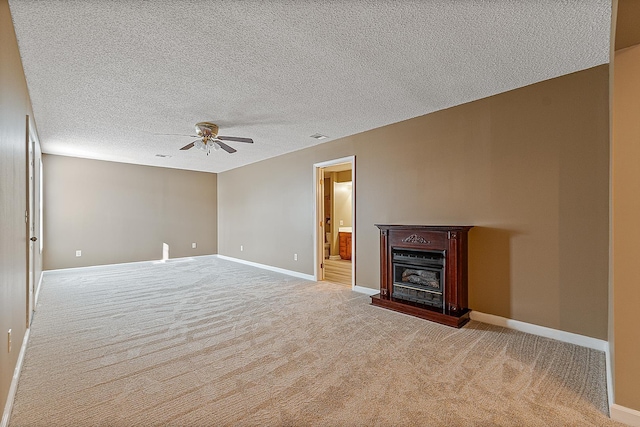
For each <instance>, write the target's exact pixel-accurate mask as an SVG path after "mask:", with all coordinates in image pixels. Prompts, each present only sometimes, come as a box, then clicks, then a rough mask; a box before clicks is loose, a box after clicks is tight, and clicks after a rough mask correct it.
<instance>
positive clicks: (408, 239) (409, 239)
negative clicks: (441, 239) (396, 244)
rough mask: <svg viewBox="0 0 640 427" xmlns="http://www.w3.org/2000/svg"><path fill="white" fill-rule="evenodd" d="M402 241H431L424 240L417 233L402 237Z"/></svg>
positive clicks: (426, 242)
mask: <svg viewBox="0 0 640 427" xmlns="http://www.w3.org/2000/svg"><path fill="white" fill-rule="evenodd" d="M402 241H403V242H404V243H424V244H425V245H428V244H429V243H431V242H430V241H428V240H426V239H425V238H424V237H422V236H418V235H417V234H412V235H411V236H409V237H406V238H404V239H402Z"/></svg>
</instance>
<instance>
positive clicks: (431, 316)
mask: <svg viewBox="0 0 640 427" xmlns="http://www.w3.org/2000/svg"><path fill="white" fill-rule="evenodd" d="M376 227H378V228H379V229H380V293H379V294H377V295H374V296H372V297H371V303H372V304H373V305H376V306H380V307H385V308H389V309H391V310H395V311H400V312H402V313H406V314H411V315H414V316H417V317H421V318H423V319H428V320H432V321H435V322H439V323H442V324H445V325H449V326H455V327H457V328H460V327H462V326H463V325H464V324H465V323H467V322H468V321H469V311H470V310H469V309H468V308H467V234H468V231H469V229H471V226H426V225H380V224H376Z"/></svg>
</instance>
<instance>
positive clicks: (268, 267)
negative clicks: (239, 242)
mask: <svg viewBox="0 0 640 427" xmlns="http://www.w3.org/2000/svg"><path fill="white" fill-rule="evenodd" d="M216 256H217V257H218V258H220V259H224V260H227V261H233V262H237V263H240V264H246V265H250V266H252V267H258V268H262V269H264V270H270V271H275V272H276V273H282V274H287V275H289V276H294V277H299V278H300V279H306V280H315V278H314V277H313V275H312V274H305V273H300V272H299V271H293V270H286V269H284V268H280V267H273V266H271V265H267V264H260V263H257V262H253V261H247V260H244V259H240V258H233V257H230V256H226V255H220V254H218V255H216Z"/></svg>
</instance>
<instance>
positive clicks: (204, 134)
mask: <svg viewBox="0 0 640 427" xmlns="http://www.w3.org/2000/svg"><path fill="white" fill-rule="evenodd" d="M218 129H219V128H218V125H216V124H215V123H211V122H200V123H196V135H185V136H191V137H194V138H198V139H196V140H195V141H193V142H190V143H189V144H187V145H185V146H184V147H182V148H181V150H189V149H191V148H193V147H196V148H197V149H199V150H202V151H206V153H207V156H208V155H209V153H210V152H211V149H214V150H219V149H220V148H222V149H223V150H224V151H226V152H227V153H229V154H231V153H235V152H236V151H238V150H236V149H235V148H233V147H230V146H228V145H227V144H225V143H224V141H233V142H247V143H250V144H253V139H251V138H240V137H237V136H219V135H218Z"/></svg>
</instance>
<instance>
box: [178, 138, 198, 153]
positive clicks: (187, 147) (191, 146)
mask: <svg viewBox="0 0 640 427" xmlns="http://www.w3.org/2000/svg"><path fill="white" fill-rule="evenodd" d="M196 141H199V139H196V140H195V141H193V142H190V143H189V144H187V145H185V146H184V147H182V148H181V150H188V149H189V148H193V145H194V144H195V143H196Z"/></svg>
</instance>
